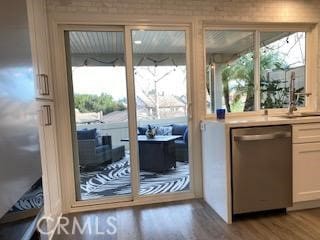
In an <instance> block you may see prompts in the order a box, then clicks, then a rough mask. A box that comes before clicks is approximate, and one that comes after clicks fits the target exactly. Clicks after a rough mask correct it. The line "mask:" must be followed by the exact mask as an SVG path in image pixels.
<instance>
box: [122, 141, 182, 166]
mask: <svg viewBox="0 0 320 240" xmlns="http://www.w3.org/2000/svg"><path fill="white" fill-rule="evenodd" d="M179 138H181V136H178V135H174V136H173V135H172V136H159V135H158V136H155V138H152V139H149V138H147V137H146V136H144V135H139V136H138V143H139V163H140V169H141V170H144V171H151V172H164V171H167V170H169V169H171V168H172V167H176V156H175V144H174V141H175V140H176V139H179ZM121 141H129V139H122V140H121Z"/></svg>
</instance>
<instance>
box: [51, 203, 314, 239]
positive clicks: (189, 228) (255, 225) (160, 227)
mask: <svg viewBox="0 0 320 240" xmlns="http://www.w3.org/2000/svg"><path fill="white" fill-rule="evenodd" d="M68 217H69V219H70V220H71V222H72V219H73V217H76V218H77V221H79V223H80V224H81V223H82V224H84V223H85V222H86V221H89V222H90V223H91V225H92V227H91V229H90V228H87V229H86V230H87V231H86V232H85V233H84V234H80V233H79V231H78V232H77V233H75V234H73V235H67V234H60V235H58V234H57V233H56V234H55V236H54V238H53V239H55V240H58V239H63V240H66V239H68V240H69V239H76V240H84V239H94V240H97V239H110V240H127V239H128V240H144V239H145V240H158V239H159V240H160V239H161V240H162V239H164V240H183V239H194V240H206V239H210V240H212V239H219V240H220V239H232V240H237V239H245V240H250V239H252V240H257V239H268V240H271V239H277V240H279V239H283V240H295V239H303V240H308V239H316V240H319V239H320V209H312V210H304V211H296V212H290V213H288V214H276V215H267V216H266V215H264V216H255V217H249V218H244V219H241V220H237V221H236V222H235V223H233V224H232V225H227V224H225V223H224V222H223V221H222V220H221V219H220V218H219V217H218V216H217V214H216V213H215V212H214V211H213V210H211V208H210V207H209V206H208V205H207V204H206V203H205V202H203V201H202V200H192V201H184V202H178V203H166V204H157V205H147V206H140V207H133V208H120V209H116V210H111V211H110V210H108V211H99V212H87V213H81V214H75V215H69V216H68ZM108 217H114V218H111V225H110V224H108V223H107V220H108ZM97 219H98V220H97ZM109 220H110V218H109ZM114 220H115V221H116V224H115V225H116V228H117V232H116V234H113V235H110V234H106V233H105V234H101V235H99V234H94V233H95V232H96V230H95V226H98V227H99V229H98V230H99V232H106V230H109V231H112V230H114V228H113V227H112V224H113V223H115V221H114ZM96 221H97V222H96ZM109 223H110V222H109ZM71 225H72V224H69V227H68V230H69V231H70V230H71V229H72V226H71ZM70 226H71V227H70ZM90 230H91V233H90Z"/></svg>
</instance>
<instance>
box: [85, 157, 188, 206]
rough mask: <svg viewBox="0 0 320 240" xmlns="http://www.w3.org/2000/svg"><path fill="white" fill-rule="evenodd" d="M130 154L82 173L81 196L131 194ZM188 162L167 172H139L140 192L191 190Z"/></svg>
mask: <svg viewBox="0 0 320 240" xmlns="http://www.w3.org/2000/svg"><path fill="white" fill-rule="evenodd" d="M130 182H131V179H130V161H129V157H125V158H124V159H122V160H120V161H118V162H115V163H112V164H109V165H108V166H105V167H99V168H98V169H96V170H94V171H90V172H81V177H80V188H81V199H82V200H88V199H95V198H100V197H105V196H115V195H125V194H130V193H131V184H130ZM189 183H190V176H189V164H188V163H182V162H177V168H176V169H171V170H169V171H168V172H166V173H154V172H145V171H141V172H140V194H141V195H147V194H157V193H167V192H178V191H185V190H188V189H189Z"/></svg>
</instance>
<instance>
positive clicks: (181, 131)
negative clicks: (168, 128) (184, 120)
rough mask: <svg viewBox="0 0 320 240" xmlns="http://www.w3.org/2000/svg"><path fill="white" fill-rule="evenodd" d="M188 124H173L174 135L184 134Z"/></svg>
mask: <svg viewBox="0 0 320 240" xmlns="http://www.w3.org/2000/svg"><path fill="white" fill-rule="evenodd" d="M186 128H187V125H182V124H172V135H181V136H183V134H184V132H185V130H186Z"/></svg>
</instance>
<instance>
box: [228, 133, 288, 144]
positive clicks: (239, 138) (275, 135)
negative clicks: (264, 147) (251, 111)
mask: <svg viewBox="0 0 320 240" xmlns="http://www.w3.org/2000/svg"><path fill="white" fill-rule="evenodd" d="M289 137H291V132H274V133H269V134H258V135H239V136H234V137H233V139H234V141H237V142H239V141H259V140H272V139H277V138H289Z"/></svg>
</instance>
